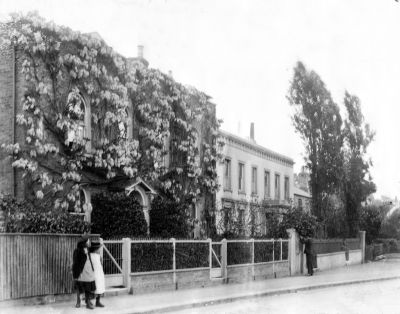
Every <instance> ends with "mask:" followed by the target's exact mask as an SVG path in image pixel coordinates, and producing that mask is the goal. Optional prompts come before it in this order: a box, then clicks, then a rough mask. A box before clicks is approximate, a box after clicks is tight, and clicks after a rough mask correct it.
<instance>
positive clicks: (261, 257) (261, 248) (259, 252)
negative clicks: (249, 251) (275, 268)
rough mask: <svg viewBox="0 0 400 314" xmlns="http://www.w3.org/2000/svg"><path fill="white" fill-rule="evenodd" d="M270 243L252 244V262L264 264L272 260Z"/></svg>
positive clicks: (271, 245) (272, 248)
mask: <svg viewBox="0 0 400 314" xmlns="http://www.w3.org/2000/svg"><path fill="white" fill-rule="evenodd" d="M273 250H274V245H273V244H272V242H254V262H255V263H265V262H271V261H272V260H273Z"/></svg>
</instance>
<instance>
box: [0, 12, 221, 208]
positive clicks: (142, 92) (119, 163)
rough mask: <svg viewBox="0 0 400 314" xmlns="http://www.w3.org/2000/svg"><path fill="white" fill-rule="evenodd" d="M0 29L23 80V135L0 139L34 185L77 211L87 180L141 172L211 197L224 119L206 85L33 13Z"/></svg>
mask: <svg viewBox="0 0 400 314" xmlns="http://www.w3.org/2000/svg"><path fill="white" fill-rule="evenodd" d="M0 37H1V42H2V44H3V45H2V47H3V48H2V49H3V50H4V49H8V50H10V49H15V50H16V52H17V53H16V58H17V59H18V60H17V61H18V62H19V63H20V64H21V66H20V68H18V69H17V73H16V75H17V85H18V86H17V88H21V89H23V95H21V96H22V97H20V99H18V100H17V106H18V108H19V109H18V110H19V113H18V114H17V116H16V121H17V124H18V129H19V130H20V132H22V133H21V134H22V135H21V136H20V137H19V138H18V140H17V141H16V142H15V143H14V142H13V141H12V138H11V137H8V140H5V141H4V143H2V144H3V145H2V148H3V152H6V153H7V154H9V155H10V157H11V159H12V166H13V167H14V168H16V169H20V171H21V172H22V173H23V174H24V176H25V180H26V181H25V185H26V183H29V190H28V192H29V194H32V195H34V196H35V198H36V199H38V200H40V202H42V203H46V204H48V206H49V207H50V208H53V209H60V210H71V208H74V209H75V210H77V211H80V210H81V209H82V207H84V206H86V205H85V204H83V203H81V199H80V197H79V194H80V193H79V190H80V187H81V186H82V185H87V186H92V187H99V188H102V189H104V188H106V187H107V186H109V185H112V184H114V183H116V182H121V181H122V182H123V181H128V180H130V179H135V178H137V177H141V178H142V179H144V180H146V181H147V182H149V183H150V184H152V185H153V186H155V187H156V188H158V190H159V191H160V193H161V194H163V195H165V196H168V197H170V198H171V199H174V200H175V201H177V202H182V201H185V202H187V203H188V204H189V206H190V204H195V203H196V202H199V201H200V200H201V199H204V197H205V198H212V195H213V194H214V193H215V191H216V190H217V188H218V182H217V175H216V169H215V163H216V160H217V159H218V158H219V156H218V153H217V152H218V147H217V146H218V145H219V144H218V141H217V134H218V133H217V130H218V127H219V122H218V120H217V119H216V116H215V105H214V104H212V103H211V102H210V99H209V97H208V96H207V95H205V94H204V93H202V92H199V91H197V90H196V89H195V88H192V87H186V86H183V85H182V84H179V83H177V82H175V81H174V80H173V79H172V78H171V77H170V76H168V75H166V74H164V73H162V72H160V71H159V70H155V69H151V68H147V67H146V66H138V63H136V65H132V63H131V62H129V60H128V59H126V58H124V57H123V56H121V55H119V54H118V53H116V52H115V51H113V49H112V48H111V47H109V46H107V44H106V43H105V42H104V41H103V40H101V39H100V38H98V37H96V36H92V35H90V34H81V33H79V32H75V31H72V30H71V29H69V28H67V27H63V26H58V25H55V24H54V23H53V22H48V21H46V20H44V19H42V18H41V17H40V16H38V15H37V14H34V13H29V14H27V15H14V16H12V20H11V21H10V22H8V23H6V24H1V28H0ZM1 75H2V74H1V73H0V76H1ZM1 88H3V87H1ZM8 101H9V102H11V101H12V100H11V99H8ZM9 118H10V119H12V118H13V117H9ZM26 196H27V195H26Z"/></svg>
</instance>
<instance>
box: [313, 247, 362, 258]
mask: <svg viewBox="0 0 400 314" xmlns="http://www.w3.org/2000/svg"><path fill="white" fill-rule="evenodd" d="M351 252H353V253H354V252H361V250H360V249H358V250H349V253H351ZM345 253H346V251H339V252H332V253H323V254H317V257H319V256H321V257H325V256H334V255H341V254H345Z"/></svg>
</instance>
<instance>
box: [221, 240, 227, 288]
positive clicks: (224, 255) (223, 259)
mask: <svg viewBox="0 0 400 314" xmlns="http://www.w3.org/2000/svg"><path fill="white" fill-rule="evenodd" d="M227 266H228V245H227V242H226V239H222V241H221V272H222V278H224V282H225V283H227V282H228V267H227Z"/></svg>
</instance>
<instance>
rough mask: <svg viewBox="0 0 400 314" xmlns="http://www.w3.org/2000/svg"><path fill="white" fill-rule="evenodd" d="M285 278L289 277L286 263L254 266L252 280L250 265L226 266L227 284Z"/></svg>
mask: <svg viewBox="0 0 400 314" xmlns="http://www.w3.org/2000/svg"><path fill="white" fill-rule="evenodd" d="M286 276H290V272H289V262H288V261H282V262H270V263H263V264H256V265H254V278H253V266H251V265H238V266H233V265H232V266H228V281H229V282H246V281H251V280H261V279H269V278H277V277H286Z"/></svg>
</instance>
